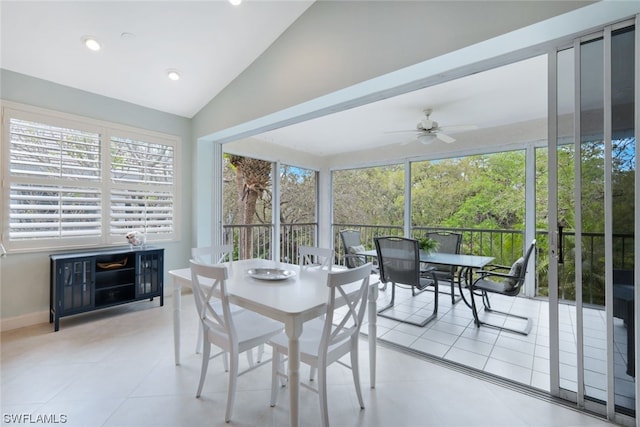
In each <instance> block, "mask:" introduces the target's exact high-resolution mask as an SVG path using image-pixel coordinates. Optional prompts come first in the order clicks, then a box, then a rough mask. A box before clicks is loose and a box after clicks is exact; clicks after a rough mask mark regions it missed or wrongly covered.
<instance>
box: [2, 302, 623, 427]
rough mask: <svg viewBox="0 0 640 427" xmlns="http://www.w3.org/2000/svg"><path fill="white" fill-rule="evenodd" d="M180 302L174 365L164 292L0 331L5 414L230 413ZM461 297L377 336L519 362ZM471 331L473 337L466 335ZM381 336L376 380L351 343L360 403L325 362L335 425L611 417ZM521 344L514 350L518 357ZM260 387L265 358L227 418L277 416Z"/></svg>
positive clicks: (533, 422) (312, 403) (82, 419)
mask: <svg viewBox="0 0 640 427" xmlns="http://www.w3.org/2000/svg"><path fill="white" fill-rule="evenodd" d="M183 306H184V307H183V308H184V311H183V331H185V333H184V340H183V347H182V364H181V365H180V366H176V365H175V364H174V361H173V337H172V327H171V325H172V310H171V298H170V297H169V298H168V301H167V303H166V304H165V306H164V307H162V308H160V307H158V306H157V301H156V302H142V303H136V304H131V305H127V306H122V307H118V308H114V309H110V310H104V311H101V312H96V313H90V314H87V315H82V316H76V317H70V318H65V319H62V320H61V329H60V331H59V332H53V327H52V326H50V325H48V324H44V325H38V326H34V327H29V328H23V329H19V330H14V331H8V332H4V333H2V353H1V354H2V363H1V371H0V372H1V383H2V395H1V411H2V416H3V419H2V423H3V425H19V424H34V423H37V425H61V424H62V425H65V426H79V427H92V426H104V427H115V426H121V427H125V426H126V427H129V426H131V427H134V426H135V427H144V426H153V427H162V426H167V427H175V426H185V427H186V426H189V427H198V426H207V427H210V426H224V425H227V424H226V423H225V422H224V420H223V414H224V405H225V399H226V393H225V389H226V374H225V373H224V371H223V369H222V363H221V361H213V362H212V363H211V365H210V368H209V373H208V377H207V381H206V383H205V386H204V390H203V396H202V398H200V399H196V398H195V397H194V396H195V390H196V387H197V381H198V378H199V372H200V361H201V360H200V355H198V354H195V352H194V348H195V337H196V326H197V321H196V316H195V309H194V308H193V300H192V298H190V297H185V298H183ZM462 308H463V307H460V310H459V309H458V307H455V308H454V309H452V310H449V311H450V313H449V312H446V311H444V309H443V311H442V316H443V317H446V319H448V321H447V322H444V321H443V322H438V324H434V325H432V326H431V327H429V328H427V329H426V330H425V331H423V332H424V333H425V334H426V335H424V334H417V332H416V331H415V330H414V329H412V328H407V327H402V326H399V325H395V326H394V325H392V324H391V323H389V322H387V321H386V320H384V319H380V320H381V322H380V330H381V335H382V337H383V338H386V339H390V338H391V337H393V336H396V337H397V339H398V340H400V341H402V340H404V342H406V343H407V344H408V345H409V346H410V347H412V348H416V349H430V350H431V349H432V348H436V347H437V348H439V350H437V351H438V352H440V353H442V354H444V355H445V357H449V358H450V359H451V360H459V361H464V362H469V363H477V364H478V365H479V364H480V363H484V364H485V365H491V369H493V370H495V371H501V370H505V369H511V370H512V371H513V372H519V370H518V369H517V363H515V364H514V363H511V364H509V365H505V364H504V363H501V362H500V359H498V357H497V356H498V355H499V354H500V355H501V356H500V357H502V358H504V359H509V357H510V356H512V355H513V353H512V351H513V350H512V349H511V348H510V345H512V344H513V341H510V340H509V339H508V338H509V337H501V336H500V335H499V334H498V335H496V334H492V333H490V332H489V331H484V330H480V331H473V330H467V327H466V326H465V325H464V321H463V319H465V318H467V317H468V316H467V315H468V313H465V312H464V311H463V310H461V309H462ZM191 313H194V315H193V316H192V315H190V314H191ZM189 330H191V331H192V333H191V334H189V333H188V332H187V331H189ZM453 331H456V332H460V334H459V335H458V336H457V337H456V338H455V339H453V338H452V337H450V335H452V333H451V332H453ZM469 337H470V338H474V339H471V340H470V339H466V338H469ZM475 338H480V339H477V340H476V339H475ZM434 343H435V344H434ZM498 343H500V345H498ZM436 344H439V345H436ZM378 347H379V348H378V369H377V372H378V377H377V386H376V388H375V389H371V388H369V386H368V385H369V376H368V370H369V364H368V352H367V345H366V342H365V341H363V342H362V345H361V347H360V348H361V372H362V380H363V391H364V398H365V405H366V409H364V410H360V408H359V406H358V404H357V399H356V396H355V392H354V390H353V385H352V383H351V380H350V375H348V374H347V372H346V371H344V370H345V368H343V367H341V366H339V365H336V366H335V367H333V368H332V370H331V371H330V374H329V393H330V397H329V410H330V420H331V424H332V425H333V426H385V427H386V426H407V427H412V426H452V427H455V426H460V427H463V426H465V427H468V426H505V427H506V426H508V427H515V426H537V427H544V426H549V427H552V426H553V427H562V426H567V427H568V426H606V425H612V424H610V423H607V422H606V421H603V420H601V419H598V418H594V417H592V416H590V415H588V414H584V413H581V412H578V411H575V410H573V409H572V408H568V407H565V406H562V405H558V404H555V403H551V402H549V401H547V399H542V398H540V397H539V396H538V397H536V396H532V395H528V394H523V393H520V392H518V391H515V390H513V389H511V388H508V387H503V386H501V385H499V384H495V383H493V382H488V381H483V380H481V379H479V378H476V377H474V376H471V375H467V374H464V373H462V372H459V371H457V370H455V369H451V368H448V367H444V366H441V365H440V364H438V363H433V362H431V361H429V360H425V359H424V358H422V357H418V356H415V355H412V354H408V353H407V352H405V351H399V350H397V349H394V348H392V346H389V345H387V344H384V343H381V344H380V345H379V346H378ZM498 347H499V348H500V351H497V350H496V349H497V348H498ZM489 349H491V350H489ZM488 351H491V352H492V353H491V354H494V353H493V352H495V354H494V356H496V357H495V360H496V361H495V362H492V363H491V364H489V358H488V356H485V355H484V353H487V352H488ZM518 356H519V357H518V358H517V359H516V360H518V359H523V358H524V356H520V355H518ZM245 360H246V359H245V358H241V361H245ZM492 360H493V359H492ZM534 360H535V357H534V356H533V355H532V356H528V359H527V362H526V364H527V365H529V364H531V363H533V362H532V361H534ZM478 361H480V362H478ZM518 363H520V362H518ZM266 365H269V364H266ZM512 365H513V366H512ZM486 368H487V366H485V369H486ZM303 369H304V368H303ZM343 371H344V372H343ZM303 372H306V370H304V371H303ZM269 388H270V368H269V366H265V367H264V368H261V369H257V370H255V371H252V372H250V373H248V374H246V375H244V376H242V377H240V379H239V382H238V393H237V397H236V402H235V412H234V416H233V419H232V422H231V425H238V426H286V425H287V424H288V421H287V420H288V413H287V410H288V403H287V401H288V399H287V391H286V389H282V390H281V391H280V393H281V396H280V397H279V404H278V406H277V407H275V408H271V407H269ZM301 408H302V410H301V413H302V425H303V426H318V425H320V417H319V414H320V410H319V405H318V401H317V396H316V395H315V394H313V393H311V392H309V391H306V390H305V389H302V391H301ZM19 417H22V418H21V422H19ZM63 420H64V421H65V422H64V423H62V422H61V421H63ZM44 421H47V422H44Z"/></svg>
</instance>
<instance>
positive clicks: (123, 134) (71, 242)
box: [0, 101, 181, 253]
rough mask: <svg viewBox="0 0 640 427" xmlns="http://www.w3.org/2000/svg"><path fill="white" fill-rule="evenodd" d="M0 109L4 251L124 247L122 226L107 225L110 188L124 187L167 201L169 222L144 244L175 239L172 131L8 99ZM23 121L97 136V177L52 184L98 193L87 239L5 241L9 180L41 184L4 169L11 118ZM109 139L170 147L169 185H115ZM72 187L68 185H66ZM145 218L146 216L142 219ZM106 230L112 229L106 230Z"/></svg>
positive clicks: (175, 143)
mask: <svg viewBox="0 0 640 427" xmlns="http://www.w3.org/2000/svg"><path fill="white" fill-rule="evenodd" d="M0 107H1V109H2V132H1V135H0V138H2V141H1V145H2V150H1V151H0V153H1V162H0V172H1V176H2V197H1V199H2V209H1V210H0V224H1V229H0V232H1V233H2V234H1V237H0V242H2V245H3V247H4V250H6V251H7V252H9V253H19V252H33V251H46V250H59V249H70V248H80V247H82V248H85V247H99V246H121V245H126V244H127V241H126V239H125V237H124V234H125V232H124V231H123V230H124V229H123V228H120V229H118V227H115V228H114V227H113V226H112V217H113V213H112V210H111V197H112V191H113V190H121V191H126V190H127V189H129V190H131V189H143V190H145V191H149V192H150V193H159V192H160V190H162V191H164V192H165V194H167V195H169V196H170V197H171V199H172V201H173V203H172V206H171V207H170V213H171V221H170V222H169V223H168V224H169V225H170V227H169V228H170V229H169V230H168V231H167V232H165V233H161V234H157V233H148V234H147V243H151V244H153V243H156V242H163V241H177V240H179V238H180V234H181V232H180V223H181V222H180V212H179V210H178V209H177V207H178V206H181V196H180V192H179V191H178V189H179V188H180V181H181V178H180V177H181V168H180V164H181V163H180V157H181V156H180V146H181V138H180V137H178V136H176V135H170V134H166V133H160V132H156V131H150V130H146V129H140V128H134V127H131V126H127V125H121V124H117V123H112V122H106V121H101V120H96V119H91V118H87V117H82V116H78V115H73V114H68V113H62V112H58V111H53V110H48V109H44V108H39V107H33V106H29V105H23V104H17V103H12V102H6V101H2V102H0ZM12 119H18V120H25V121H30V122H35V123H42V124H45V125H48V126H53V127H63V128H68V129H73V130H81V131H88V132H95V133H97V134H98V135H99V140H100V165H101V166H100V167H101V173H100V177H99V179H97V180H89V179H87V180H76V181H73V180H68V181H66V182H65V179H64V178H62V179H60V180H56V184H55V185H58V184H59V185H60V188H63V189H64V188H65V186H66V183H69V184H71V185H72V186H78V187H87V188H97V189H98V190H99V192H100V202H99V219H98V221H99V223H100V226H99V231H98V234H99V235H97V236H96V235H91V236H87V237H62V236H58V237H55V238H42V239H41V238H33V239H24V240H10V238H9V227H10V222H11V220H10V200H11V187H12V185H15V184H25V183H26V184H28V183H42V179H40V180H38V179H33V178H32V177H29V176H24V175H22V176H12V175H11V173H10V162H11V135H10V132H11V125H10V124H11V120H12ZM112 137H113V138H125V139H130V140H133V141H139V142H143V143H148V144H150V145H152V144H159V145H166V146H169V147H172V151H173V157H172V162H173V166H172V167H170V170H171V173H172V175H173V176H172V182H170V183H169V184H162V183H158V184H153V183H152V184H149V183H144V184H140V183H118V182H115V181H114V180H113V179H112V177H111V165H112V155H111V144H112ZM70 188H73V187H70ZM143 219H144V220H145V221H146V219H148V216H147V214H145V215H144V218H143ZM131 230H137V231H144V230H143V229H142V228H131ZM112 231H115V232H116V233H114V234H112ZM120 231H122V233H119V232H120Z"/></svg>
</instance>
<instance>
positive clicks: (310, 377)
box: [309, 366, 316, 381]
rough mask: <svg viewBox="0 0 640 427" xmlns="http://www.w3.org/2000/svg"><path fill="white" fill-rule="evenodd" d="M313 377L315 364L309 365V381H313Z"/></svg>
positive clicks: (314, 375)
mask: <svg viewBox="0 0 640 427" xmlns="http://www.w3.org/2000/svg"><path fill="white" fill-rule="evenodd" d="M315 377H316V368H315V366H311V367H309V381H313V379H314V378H315Z"/></svg>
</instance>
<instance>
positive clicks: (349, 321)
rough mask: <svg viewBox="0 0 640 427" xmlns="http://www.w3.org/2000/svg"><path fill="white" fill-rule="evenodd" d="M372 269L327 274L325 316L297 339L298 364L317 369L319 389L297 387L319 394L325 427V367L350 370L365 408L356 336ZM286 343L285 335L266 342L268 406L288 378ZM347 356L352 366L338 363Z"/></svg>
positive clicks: (362, 317)
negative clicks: (270, 351)
mask: <svg viewBox="0 0 640 427" xmlns="http://www.w3.org/2000/svg"><path fill="white" fill-rule="evenodd" d="M371 267H372V265H371V263H367V264H364V265H362V266H360V267H356V268H353V269H349V270H338V271H331V272H329V273H328V274H327V286H328V287H329V298H328V300H327V313H326V316H325V318H324V319H319V318H316V319H313V320H310V321H308V322H306V323H305V324H304V329H303V331H302V335H301V336H300V361H301V362H302V363H305V364H307V365H309V366H311V367H313V368H316V369H317V370H318V386H317V388H314V387H312V386H310V385H308V384H306V383H301V384H300V385H301V386H303V387H305V388H308V389H310V390H313V391H315V392H317V393H318V395H319V397H320V409H321V412H322V425H323V426H324V427H328V426H329V411H328V404H327V367H328V366H329V365H331V364H332V363H334V362H337V363H340V364H341V365H343V366H346V367H347V368H350V369H351V371H352V376H353V383H354V385H355V388H356V394H357V396H358V402H359V403H360V408H362V409H364V401H363V400H362V392H361V389H360V372H359V366H358V336H359V334H360V328H361V326H362V321H363V319H364V313H365V309H366V306H367V294H368V291H369V277H370V275H371ZM353 287H357V291H356V292H353V290H354V289H353ZM288 343H289V340H288V338H287V336H286V335H285V334H284V333H280V334H278V335H276V336H275V337H273V338H271V340H270V341H269V344H270V345H271V346H272V347H273V361H272V368H271V369H272V371H271V406H275V405H276V401H277V394H278V393H277V391H278V383H279V379H280V378H287V376H286V374H285V372H284V363H283V358H282V356H283V355H288V354H289V347H288ZM347 353H349V354H350V356H351V366H349V365H347V364H345V363H343V362H342V361H341V360H340V358H341V357H343V356H344V355H346V354H347ZM343 421H344V420H343Z"/></svg>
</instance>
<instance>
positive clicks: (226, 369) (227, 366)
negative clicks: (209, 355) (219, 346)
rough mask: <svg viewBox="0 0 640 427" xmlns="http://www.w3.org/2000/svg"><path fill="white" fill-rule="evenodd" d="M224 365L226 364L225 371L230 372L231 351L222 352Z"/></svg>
mask: <svg viewBox="0 0 640 427" xmlns="http://www.w3.org/2000/svg"><path fill="white" fill-rule="evenodd" d="M222 366H224V371H225V372H229V353H227V352H226V351H225V352H224V353H222Z"/></svg>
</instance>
